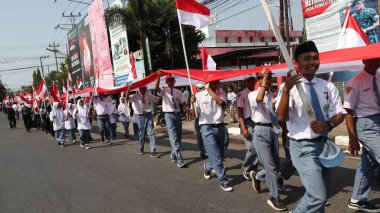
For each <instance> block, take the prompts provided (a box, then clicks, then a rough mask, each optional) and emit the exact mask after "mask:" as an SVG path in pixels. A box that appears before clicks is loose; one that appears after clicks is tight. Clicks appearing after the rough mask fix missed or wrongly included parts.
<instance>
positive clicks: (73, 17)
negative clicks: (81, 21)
mask: <svg viewBox="0 0 380 213" xmlns="http://www.w3.org/2000/svg"><path fill="white" fill-rule="evenodd" d="M80 16H81V14H80V12H79V13H78V15H74V14H73V13H70V15H65V13H62V17H65V18H69V19H70V21H71V25H72V26H73V27H74V26H75V19H76V18H77V17H80Z"/></svg>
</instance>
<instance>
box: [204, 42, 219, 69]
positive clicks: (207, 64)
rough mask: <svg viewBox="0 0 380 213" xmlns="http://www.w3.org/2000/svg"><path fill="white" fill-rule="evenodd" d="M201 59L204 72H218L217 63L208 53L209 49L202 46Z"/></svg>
mask: <svg viewBox="0 0 380 213" xmlns="http://www.w3.org/2000/svg"><path fill="white" fill-rule="evenodd" d="M201 57H202V68H203V70H216V63H215V61H214V59H212V57H211V55H210V53H208V51H207V49H206V48H205V47H204V46H203V45H202V51H201Z"/></svg>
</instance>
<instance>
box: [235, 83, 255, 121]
mask: <svg viewBox="0 0 380 213" xmlns="http://www.w3.org/2000/svg"><path fill="white" fill-rule="evenodd" d="M250 92H251V90H249V89H248V88H245V89H244V90H243V91H241V92H239V94H238V98H237V107H238V108H241V109H243V117H244V119H247V118H249V117H252V112H251V106H250V105H249V100H248V94H249V93H250Z"/></svg>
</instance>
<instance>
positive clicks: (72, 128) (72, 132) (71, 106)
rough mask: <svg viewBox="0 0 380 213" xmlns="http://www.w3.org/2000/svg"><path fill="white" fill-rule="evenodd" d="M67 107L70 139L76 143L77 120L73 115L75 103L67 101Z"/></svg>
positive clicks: (66, 117)
mask: <svg viewBox="0 0 380 213" xmlns="http://www.w3.org/2000/svg"><path fill="white" fill-rule="evenodd" d="M66 106H67V108H66V109H65V111H64V112H65V128H66V130H67V132H68V133H69V139H70V142H71V143H72V144H74V143H75V139H76V137H75V128H76V125H75V120H74V117H73V111H74V104H71V103H67V105H66Z"/></svg>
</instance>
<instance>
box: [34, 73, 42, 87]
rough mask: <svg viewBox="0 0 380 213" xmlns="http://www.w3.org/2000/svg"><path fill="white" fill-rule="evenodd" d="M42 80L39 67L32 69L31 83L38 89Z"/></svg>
mask: <svg viewBox="0 0 380 213" xmlns="http://www.w3.org/2000/svg"><path fill="white" fill-rule="evenodd" d="M41 80H42V76H41V72H40V69H39V68H37V69H36V70H34V71H33V85H34V87H35V88H36V89H37V90H38V87H39V86H40V83H41Z"/></svg>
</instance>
